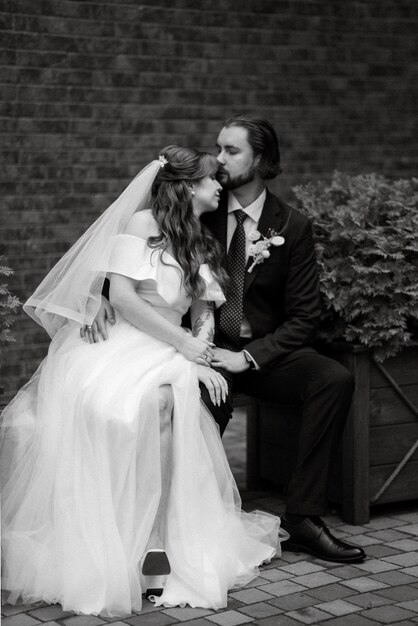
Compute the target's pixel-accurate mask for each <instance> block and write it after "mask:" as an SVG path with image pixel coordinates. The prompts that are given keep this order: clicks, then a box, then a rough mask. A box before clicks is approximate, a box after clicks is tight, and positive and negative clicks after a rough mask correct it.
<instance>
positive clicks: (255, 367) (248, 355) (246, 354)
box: [243, 350, 260, 370]
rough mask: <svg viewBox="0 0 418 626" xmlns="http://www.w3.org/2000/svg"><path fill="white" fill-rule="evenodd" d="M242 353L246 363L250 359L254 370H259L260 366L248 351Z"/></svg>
mask: <svg viewBox="0 0 418 626" xmlns="http://www.w3.org/2000/svg"><path fill="white" fill-rule="evenodd" d="M243 353H244V354H245V356H246V357H247V361H248V359H250V360H251V361H252V362H253V363H254V369H256V370H259V369H260V366H259V365H258V363H257V361H256V360H255V359H254V357H253V356H251V354H250V353H249V352H248V350H243Z"/></svg>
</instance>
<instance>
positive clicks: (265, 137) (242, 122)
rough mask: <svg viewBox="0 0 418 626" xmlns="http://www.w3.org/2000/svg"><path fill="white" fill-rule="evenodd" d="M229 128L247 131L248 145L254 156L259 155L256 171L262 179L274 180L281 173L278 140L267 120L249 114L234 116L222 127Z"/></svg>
mask: <svg viewBox="0 0 418 626" xmlns="http://www.w3.org/2000/svg"><path fill="white" fill-rule="evenodd" d="M230 126H241V127H242V128H246V129H247V131H248V143H249V144H250V146H251V147H252V149H253V152H254V154H255V155H258V154H259V155H261V159H260V163H259V165H258V167H257V170H258V172H259V173H260V175H261V177H262V178H264V179H267V178H275V177H276V176H277V175H278V174H280V173H281V171H282V168H281V167H280V149H279V139H278V137H277V134H276V131H275V130H274V128H273V126H272V125H271V124H270V122H269V121H268V120H266V119H264V118H263V117H257V116H255V115H249V114H241V115H234V116H233V117H230V118H228V119H227V120H225V122H224V127H226V128H228V127H230Z"/></svg>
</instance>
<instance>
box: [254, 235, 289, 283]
mask: <svg viewBox="0 0 418 626" xmlns="http://www.w3.org/2000/svg"><path fill="white" fill-rule="evenodd" d="M248 239H249V240H250V241H252V242H253V243H252V244H251V245H250V246H249V248H248V255H249V256H250V257H252V258H253V262H252V263H251V265H250V267H249V268H248V272H252V271H253V269H254V267H255V266H256V265H258V264H259V263H264V261H265V260H266V259H268V258H269V256H270V250H269V248H271V246H275V247H277V246H282V245H283V244H284V242H285V238H284V237H282V236H281V235H279V233H277V232H276V231H275V230H273V229H272V228H269V230H268V231H267V237H265V236H264V235H262V234H261V233H260V232H259V231H258V230H255V231H254V232H252V233H250V234H249V235H248Z"/></svg>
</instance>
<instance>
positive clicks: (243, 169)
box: [216, 126, 260, 189]
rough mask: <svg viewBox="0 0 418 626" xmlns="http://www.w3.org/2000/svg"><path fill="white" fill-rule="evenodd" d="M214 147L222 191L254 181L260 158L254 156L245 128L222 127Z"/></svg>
mask: <svg viewBox="0 0 418 626" xmlns="http://www.w3.org/2000/svg"><path fill="white" fill-rule="evenodd" d="M216 145H217V148H218V163H219V170H218V174H217V177H218V180H219V182H220V183H221V185H222V187H223V188H224V189H238V187H242V186H243V185H246V184H247V183H250V182H252V181H253V180H254V178H255V176H256V173H257V165H258V163H259V161H260V156H259V155H257V156H254V152H253V149H252V147H251V145H250V143H249V141H248V130H247V129H246V128H243V127H242V126H229V127H224V128H223V129H222V130H221V132H220V133H219V136H218V139H217V142H216Z"/></svg>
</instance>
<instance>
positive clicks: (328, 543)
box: [282, 516, 366, 563]
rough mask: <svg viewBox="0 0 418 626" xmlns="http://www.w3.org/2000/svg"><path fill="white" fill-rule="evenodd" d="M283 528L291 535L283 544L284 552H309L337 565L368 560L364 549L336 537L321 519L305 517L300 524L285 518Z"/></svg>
mask: <svg viewBox="0 0 418 626" xmlns="http://www.w3.org/2000/svg"><path fill="white" fill-rule="evenodd" d="M282 528H284V530H286V531H287V532H288V533H289V535H290V538H289V539H288V540H287V541H284V542H283V543H282V550H284V551H286V550H287V551H289V552H308V553H309V554H313V555H314V556H317V557H319V558H320V559H323V560H324V561H334V562H336V563H358V562H359V561H363V559H365V558H366V554H365V552H364V550H362V548H359V547H358V546H353V545H351V544H349V543H346V542H345V541H341V540H340V539H337V537H334V536H333V535H332V534H331V532H330V530H329V528H328V527H327V526H326V525H325V524H324V522H323V521H322V520H321V518H319V517H316V516H315V517H305V518H304V519H303V520H302V521H300V522H291V521H289V520H287V519H286V517H283V518H282Z"/></svg>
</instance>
